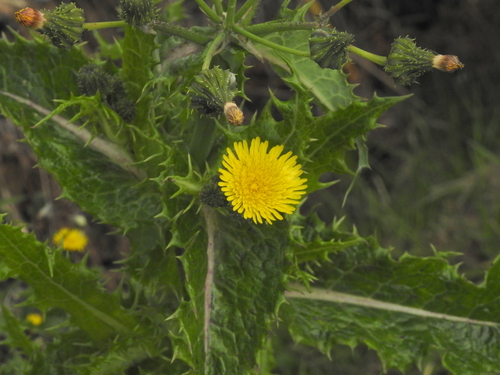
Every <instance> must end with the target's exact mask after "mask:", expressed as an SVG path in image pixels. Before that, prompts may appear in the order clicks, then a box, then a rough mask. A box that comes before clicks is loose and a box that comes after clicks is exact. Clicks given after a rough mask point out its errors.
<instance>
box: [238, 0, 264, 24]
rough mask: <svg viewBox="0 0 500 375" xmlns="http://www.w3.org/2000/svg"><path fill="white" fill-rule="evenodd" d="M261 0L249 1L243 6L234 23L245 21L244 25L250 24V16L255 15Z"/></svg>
mask: <svg viewBox="0 0 500 375" xmlns="http://www.w3.org/2000/svg"><path fill="white" fill-rule="evenodd" d="M259 3H260V0H247V1H245V3H244V4H243V5H242V6H241V8H240V9H239V10H238V11H237V12H236V14H235V15H234V22H239V21H240V20H242V19H244V21H246V22H244V23H248V22H250V21H251V20H248V18H247V17H248V15H249V14H252V13H255V10H256V8H257V6H258V5H259Z"/></svg>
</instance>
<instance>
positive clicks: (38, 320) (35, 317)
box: [26, 313, 43, 326]
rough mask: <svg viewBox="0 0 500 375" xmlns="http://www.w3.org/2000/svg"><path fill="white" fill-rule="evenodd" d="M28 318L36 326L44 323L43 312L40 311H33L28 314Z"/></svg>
mask: <svg viewBox="0 0 500 375" xmlns="http://www.w3.org/2000/svg"><path fill="white" fill-rule="evenodd" d="M26 320H27V321H28V322H30V323H31V324H33V325H34V326H39V325H40V324H42V323H43V317H42V315H41V314H38V313H31V314H28V315H26Z"/></svg>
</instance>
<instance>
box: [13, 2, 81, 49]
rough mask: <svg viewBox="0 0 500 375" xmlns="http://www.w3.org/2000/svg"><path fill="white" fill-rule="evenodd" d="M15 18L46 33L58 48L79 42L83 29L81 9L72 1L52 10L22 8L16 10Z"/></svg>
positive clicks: (69, 46) (68, 46)
mask: <svg viewBox="0 0 500 375" xmlns="http://www.w3.org/2000/svg"><path fill="white" fill-rule="evenodd" d="M16 19H17V21H18V22H19V23H20V24H21V25H23V26H26V27H29V28H32V29H35V30H37V31H38V32H40V33H42V34H45V35H47V36H48V37H49V39H50V41H51V43H52V44H53V45H55V46H56V47H59V48H71V47H72V46H73V45H74V44H75V43H78V42H81V41H82V34H83V32H84V31H85V30H84V28H83V23H84V21H85V17H84V16H83V9H80V8H77V7H76V5H75V4H73V3H70V4H61V5H59V6H58V7H57V8H56V9H55V10H53V11H50V10H45V9H44V10H43V11H38V10H35V9H33V8H24V9H23V10H20V11H19V12H16Z"/></svg>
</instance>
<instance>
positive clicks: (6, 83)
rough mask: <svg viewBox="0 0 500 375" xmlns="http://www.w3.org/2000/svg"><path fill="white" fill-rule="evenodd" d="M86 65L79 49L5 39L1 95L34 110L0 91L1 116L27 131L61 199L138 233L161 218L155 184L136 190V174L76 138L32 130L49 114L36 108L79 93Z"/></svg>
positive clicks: (44, 128) (50, 125) (49, 128)
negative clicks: (145, 224) (80, 72)
mask: <svg viewBox="0 0 500 375" xmlns="http://www.w3.org/2000/svg"><path fill="white" fill-rule="evenodd" d="M33 56H37V58H36V59H33ZM86 63H87V60H86V58H85V57H84V55H83V53H82V51H81V50H80V49H79V48H72V49H70V50H67V49H59V48H55V47H52V46H51V45H50V44H49V43H48V42H44V41H41V40H40V39H35V40H34V41H27V40H26V39H24V38H22V37H20V36H17V35H16V42H15V43H8V42H7V41H6V40H4V39H1V40H0V67H1V68H0V85H1V86H0V87H1V90H2V91H4V92H5V93H7V94H14V95H17V96H19V97H20V98H21V99H27V100H29V101H30V102H31V103H32V104H30V103H24V102H20V100H15V99H13V98H11V97H10V96H6V95H4V94H2V92H1V91H0V96H1V97H2V100H1V101H0V110H1V111H2V113H3V114H4V115H5V116H7V117H9V118H11V119H12V120H13V121H14V122H15V123H16V124H17V125H20V126H22V127H23V128H24V132H25V136H26V138H27V139H28V141H29V143H30V144H31V146H32V147H33V149H34V151H35V152H36V153H37V155H38V156H39V158H40V162H39V165H40V166H41V167H43V168H45V169H47V170H48V171H49V172H51V173H52V174H53V175H54V177H55V178H56V179H57V180H58V182H59V183H60V184H61V185H62V186H63V196H65V197H67V198H69V199H71V200H73V201H75V202H77V203H78V204H79V205H80V206H81V207H82V208H83V209H84V210H86V211H87V212H89V213H92V214H94V215H95V216H96V217H97V218H99V219H100V220H102V221H104V222H107V223H110V224H114V225H116V226H118V227H120V228H122V229H123V230H129V229H131V228H137V227H138V226H139V225H140V223H143V222H148V221H151V220H153V217H154V216H155V215H156V214H158V213H159V212H160V208H159V207H160V200H159V197H158V193H157V190H156V188H155V187H154V184H153V183H150V184H146V183H144V184H143V185H141V186H137V184H138V180H137V179H136V178H135V177H134V176H133V175H132V174H130V173H127V172H125V170H123V169H121V168H119V167H117V166H116V165H114V164H113V163H112V162H111V161H110V160H109V159H107V158H106V157H104V156H103V155H102V154H100V153H97V152H95V151H93V150H91V149H89V148H88V147H83V144H82V142H81V141H79V140H77V139H76V137H74V135H73V134H71V133H69V132H68V131H66V130H63V129H61V128H59V127H58V126H59V125H56V123H54V122H53V121H48V122H47V123H45V124H43V125H41V126H39V127H36V128H34V129H33V128H30V127H31V126H32V125H34V124H36V123H37V122H38V121H40V120H41V119H42V118H43V117H45V115H46V114H47V113H43V114H42V113H41V112H40V110H39V109H37V108H39V107H37V106H41V107H43V108H42V109H44V110H46V111H48V112H50V111H51V110H53V109H54V108H55V103H54V101H53V99H56V98H58V99H68V98H70V97H71V93H74V92H77V91H78V89H77V84H76V72H77V71H78V69H79V68H80V67H81V66H82V65H84V64H86ZM129 163H131V161H130V162H129ZM124 164H126V163H124ZM122 166H124V167H127V166H126V165H122Z"/></svg>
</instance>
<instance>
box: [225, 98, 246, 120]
mask: <svg viewBox="0 0 500 375" xmlns="http://www.w3.org/2000/svg"><path fill="white" fill-rule="evenodd" d="M224 115H226V119H227V122H229V123H230V124H231V125H241V124H242V123H243V120H244V119H245V117H244V116H243V112H242V111H241V109H239V108H238V106H237V105H236V104H235V103H233V102H227V103H226V104H224Z"/></svg>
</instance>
